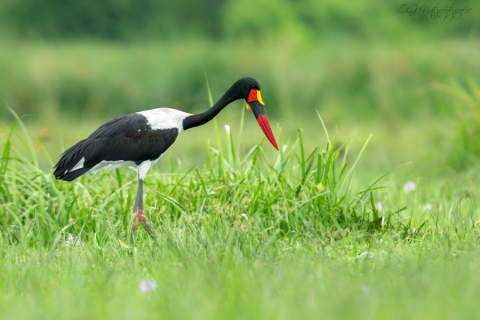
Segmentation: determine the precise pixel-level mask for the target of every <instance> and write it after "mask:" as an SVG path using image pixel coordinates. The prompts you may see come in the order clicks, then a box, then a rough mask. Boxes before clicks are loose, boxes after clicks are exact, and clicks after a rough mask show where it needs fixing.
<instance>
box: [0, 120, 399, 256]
mask: <svg viewBox="0 0 480 320" xmlns="http://www.w3.org/2000/svg"><path fill="white" fill-rule="evenodd" d="M319 122H320V123H321V124H322V125H323V121H322V119H321V117H320V116H319ZM18 125H20V126H21V127H23V124H22V122H21V119H20V118H18V117H17V121H16V122H15V124H14V125H13V126H12V127H11V128H10V132H9V133H8V136H7V140H6V144H5V147H4V149H3V157H2V161H1V163H0V182H1V183H0V197H1V199H0V200H1V202H2V204H3V205H2V206H0V224H1V225H2V228H3V229H4V230H5V233H4V237H5V239H6V240H7V241H8V242H9V243H14V244H16V245H21V246H24V247H37V248H38V250H40V251H42V250H46V251H50V252H51V251H52V250H53V251H54V250H55V248H56V247H57V246H58V244H59V243H60V242H61V240H63V239H65V238H66V234H67V233H72V234H75V235H77V236H78V237H79V238H86V239H89V238H90V239H91V238H93V239H95V241H97V242H98V243H99V244H101V243H106V242H107V241H108V240H109V239H119V240H120V241H122V240H123V241H125V239H127V236H128V235H127V234H126V232H127V230H129V226H130V225H131V220H132V215H131V214H130V213H131V206H132V205H133V203H132V201H133V197H134V189H135V185H134V184H133V183H132V182H133V181H134V180H135V179H134V177H133V176H132V175H131V174H130V173H129V172H124V171H119V170H116V171H115V172H110V171H102V172H101V173H100V174H97V175H91V174H90V175H86V176H83V177H82V178H81V179H79V180H77V181H75V182H73V183H67V182H63V181H56V180H55V179H54V177H53V176H52V175H51V174H50V173H46V172H43V171H42V170H41V169H40V168H39V166H38V161H37V160H36V155H35V152H33V148H32V143H31V142H30V140H29V138H28V136H27V135H26V132H25V134H24V135H23V137H22V136H20V135H18V134H17V133H16V131H15V129H16V127H17V126H18ZM215 127H216V133H217V137H218V138H219V135H220V133H219V130H218V127H217V124H216V123H215ZM324 128H325V126H324ZM325 134H326V135H327V138H328V143H327V145H326V146H325V147H324V148H321V147H320V146H319V147H316V148H314V149H313V150H306V149H305V146H304V143H303V136H302V129H301V127H300V126H299V128H298V139H297V141H295V142H294V143H293V144H292V145H291V146H285V147H284V148H283V150H282V151H280V152H279V154H278V155H276V156H275V157H274V158H273V159H269V158H268V156H267V155H266V154H265V152H264V150H263V143H264V141H265V140H262V141H261V143H260V144H259V145H257V146H255V147H253V148H252V149H250V150H248V151H247V152H246V153H245V154H244V155H241V153H240V152H239V150H236V146H235V143H234V140H235V139H234V138H233V133H232V132H231V131H230V130H228V131H227V135H228V148H227V149H223V150H224V151H223V152H222V146H221V144H220V143H221V142H220V141H221V140H220V139H218V147H217V148H214V147H212V146H209V147H208V149H207V152H208V161H207V163H206V164H205V165H204V166H203V168H197V167H192V168H190V169H188V170H187V171H183V169H182V168H181V166H180V167H179V168H178V171H177V172H174V171H173V167H172V172H171V173H159V172H155V171H153V172H152V173H151V174H150V175H149V176H148V178H147V180H146V186H147V189H148V192H147V197H146V204H147V206H148V207H149V208H150V209H149V213H148V216H149V218H150V219H151V220H152V222H153V225H154V226H155V228H156V229H159V231H157V233H160V234H170V235H172V236H173V235H174V234H176V233H178V232H180V233H182V232H185V231H186V230H189V232H192V233H193V234H198V235H199V234H200V230H202V229H205V228H211V230H216V229H217V228H220V229H223V230H224V232H227V234H228V233H229V232H233V233H234V234H244V236H242V237H245V236H246V237H247V238H250V240H249V241H253V240H254V239H255V241H256V242H258V243H268V241H269V239H273V238H282V239H286V240H288V241H297V240H301V239H307V240H308V241H314V242H315V243H327V242H329V241H330V240H331V239H332V238H336V239H340V238H343V237H351V236H352V235H354V236H355V237H359V238H362V237H364V236H365V235H366V234H369V233H374V232H377V231H382V232H387V231H389V230H394V229H396V228H397V227H396V226H395V224H394V223H393V222H392V212H389V213H388V214H387V215H386V216H385V215H384V216H380V215H379V212H378V211H377V210H376V209H375V206H374V200H373V196H374V192H375V190H376V189H377V188H376V183H377V182H378V180H377V181H376V182H375V183H373V184H372V185H371V186H370V187H369V188H368V189H366V190H363V191H362V190H360V191H354V190H352V188H351V186H350V182H351V179H352V176H353V174H354V172H355V167H356V165H357V163H358V161H359V160H360V158H361V156H362V154H363V153H364V151H365V148H366V146H367V144H368V141H369V140H370V138H371V137H369V138H368V140H367V141H366V142H365V145H364V147H363V148H362V149H361V151H360V153H359V154H358V155H357V156H356V157H352V159H354V160H353V164H352V165H350V166H349V162H348V159H349V158H350V153H349V151H350V147H351V145H352V142H353V138H352V139H351V140H350V141H348V142H346V143H344V144H342V145H341V146H337V141H336V139H335V138H333V139H332V140H330V138H329V136H328V132H327V131H326V129H325ZM14 135H15V136H17V138H18V139H19V141H21V143H22V144H23V145H25V147H26V148H27V149H28V150H30V152H29V154H28V155H29V156H30V158H29V157H27V156H24V155H22V153H20V152H19V151H18V150H16V149H15V148H14V147H12V143H11V139H12V137H13V136H14ZM278 138H279V141H280V142H281V141H282V136H281V132H280V134H279V137H278ZM224 154H226V155H227V156H226V157H225V156H224ZM125 171H126V170H125ZM227 234H226V235H225V236H227ZM203 240H205V239H203ZM203 240H201V239H199V241H203ZM122 243H124V242H122ZM42 248H44V249H42Z"/></svg>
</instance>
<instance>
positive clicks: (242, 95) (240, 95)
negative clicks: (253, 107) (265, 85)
mask: <svg viewBox="0 0 480 320" xmlns="http://www.w3.org/2000/svg"><path fill="white" fill-rule="evenodd" d="M252 89H256V90H260V83H258V81H257V80H255V79H254V78H251V77H245V78H242V79H240V80H238V81H237V82H235V83H234V84H233V85H232V87H231V88H230V89H229V90H228V91H230V92H231V94H232V95H234V96H235V98H236V99H245V100H247V99H248V95H249V94H250V90H252Z"/></svg>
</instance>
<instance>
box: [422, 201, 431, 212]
mask: <svg viewBox="0 0 480 320" xmlns="http://www.w3.org/2000/svg"><path fill="white" fill-rule="evenodd" d="M423 210H425V211H428V212H430V211H432V205H431V204H430V203H426V204H425V205H424V206H423Z"/></svg>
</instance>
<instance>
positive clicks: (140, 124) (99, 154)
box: [53, 113, 178, 181]
mask: <svg viewBox="0 0 480 320" xmlns="http://www.w3.org/2000/svg"><path fill="white" fill-rule="evenodd" d="M177 137H178V129H177V128H169V129H161V130H153V129H152V128H151V126H150V125H148V121H147V119H146V118H145V117H144V116H143V115H141V114H138V113H134V114H129V115H126V116H122V117H119V118H115V119H112V120H110V121H108V122H106V123H104V124H103V125H102V126H100V127H99V128H98V129H97V130H95V132H93V133H92V134H91V135H90V136H89V137H88V138H87V139H85V140H82V141H80V142H78V143H77V144H75V145H74V146H73V147H71V148H70V149H68V150H67V151H65V152H64V153H63V155H62V158H61V159H60V161H58V163H57V164H56V165H55V167H54V169H55V172H54V173H53V174H54V175H55V177H56V178H57V179H61V180H66V181H72V180H74V179H76V178H78V177H79V176H81V175H83V174H85V173H87V172H89V171H90V170H91V169H92V168H93V167H95V166H96V165H97V164H99V163H100V162H102V161H134V162H135V163H136V164H137V165H138V164H140V163H141V162H143V161H146V160H155V159H158V158H159V157H160V156H161V155H162V154H163V153H164V152H165V151H167V149H168V148H169V147H170V146H171V145H172V144H173V143H174V142H175V140H176V139H177ZM82 158H85V160H84V164H83V168H81V169H77V170H74V171H71V170H72V169H73V168H74V167H75V165H76V164H77V163H78V162H79V161H80V160H81V159H82Z"/></svg>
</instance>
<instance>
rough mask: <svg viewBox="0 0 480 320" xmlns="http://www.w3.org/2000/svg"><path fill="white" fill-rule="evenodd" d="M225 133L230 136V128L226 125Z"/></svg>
mask: <svg viewBox="0 0 480 320" xmlns="http://www.w3.org/2000/svg"><path fill="white" fill-rule="evenodd" d="M225 131H226V132H227V135H230V126H229V125H228V124H226V125H225Z"/></svg>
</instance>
